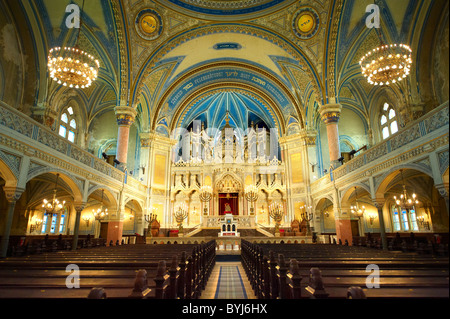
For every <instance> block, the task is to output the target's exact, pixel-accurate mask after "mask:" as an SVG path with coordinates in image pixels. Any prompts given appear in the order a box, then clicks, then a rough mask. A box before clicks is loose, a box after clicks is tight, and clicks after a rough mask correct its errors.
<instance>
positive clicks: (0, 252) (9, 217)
mask: <svg viewBox="0 0 450 319" xmlns="http://www.w3.org/2000/svg"><path fill="white" fill-rule="evenodd" d="M15 207H16V201H10V202H8V210H7V213H6V216H5V225H4V228H3V235H2V240H1V248H0V257H1V258H4V257H6V253H7V251H8V243H9V235H10V234H11V225H12V221H13V217H14V209H15Z"/></svg>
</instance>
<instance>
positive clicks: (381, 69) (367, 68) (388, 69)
mask: <svg viewBox="0 0 450 319" xmlns="http://www.w3.org/2000/svg"><path fill="white" fill-rule="evenodd" d="M376 2H377V1H376V0H375V2H374V5H375V6H377V7H378V5H377V4H376ZM375 32H376V34H377V36H378V39H379V40H380V46H378V47H377V48H374V49H372V50H370V51H369V52H367V53H366V54H365V55H364V56H363V57H362V58H361V59H360V60H359V65H360V66H361V72H362V75H363V76H364V77H365V78H366V80H367V82H369V83H370V84H372V85H380V86H382V85H391V84H394V83H396V82H400V81H402V80H403V79H404V78H406V77H407V76H408V75H409V73H410V72H411V64H412V50H411V48H410V47H409V46H408V45H406V44H386V43H385V41H384V40H383V35H382V33H381V27H380V26H378V27H375Z"/></svg>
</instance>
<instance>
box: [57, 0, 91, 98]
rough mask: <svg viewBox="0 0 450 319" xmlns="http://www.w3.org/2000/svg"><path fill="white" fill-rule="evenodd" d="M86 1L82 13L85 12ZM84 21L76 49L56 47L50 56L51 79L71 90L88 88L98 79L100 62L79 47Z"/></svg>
mask: <svg viewBox="0 0 450 319" xmlns="http://www.w3.org/2000/svg"><path fill="white" fill-rule="evenodd" d="M83 8H84V0H83V5H82V9H81V12H83ZM81 24H82V19H81V16H80V26H79V28H78V35H77V39H76V43H75V46H74V47H55V48H52V49H50V51H49V54H48V70H49V73H50V77H51V78H52V79H53V80H54V81H55V82H57V83H58V84H61V85H63V86H68V87H70V88H75V89H79V88H82V89H84V88H87V87H89V86H91V84H92V82H93V81H95V80H96V79H97V76H98V70H99V68H100V62H99V61H98V60H97V59H95V57H94V56H93V55H91V54H89V53H87V52H85V51H83V50H80V49H79V47H78V40H79V37H80V30H81Z"/></svg>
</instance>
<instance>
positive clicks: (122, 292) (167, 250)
mask: <svg viewBox="0 0 450 319" xmlns="http://www.w3.org/2000/svg"><path fill="white" fill-rule="evenodd" d="M214 264H215V242H214V241H210V242H207V243H201V244H197V245H196V244H179V245H145V244H139V245H115V246H102V247H97V248H87V249H82V250H76V251H72V250H70V251H67V250H62V251H57V252H47V253H43V254H40V255H37V254H34V255H27V256H22V257H8V258H5V259H2V260H0V298H86V297H88V298H105V297H107V298H108V299H111V298H148V299H150V298H159V299H177V298H180V299H196V298H199V296H201V293H202V290H203V289H204V288H205V285H206V282H207V280H208V278H209V275H210V274H211V271H212V268H213V266H214Z"/></svg>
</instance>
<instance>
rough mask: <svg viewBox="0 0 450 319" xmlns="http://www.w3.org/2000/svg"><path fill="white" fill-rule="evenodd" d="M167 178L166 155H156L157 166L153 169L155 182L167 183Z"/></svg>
mask: <svg viewBox="0 0 450 319" xmlns="http://www.w3.org/2000/svg"><path fill="white" fill-rule="evenodd" d="M165 178H166V156H164V155H158V154H157V155H155V167H154V171H153V183H154V184H159V185H165Z"/></svg>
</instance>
